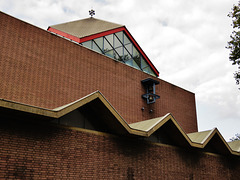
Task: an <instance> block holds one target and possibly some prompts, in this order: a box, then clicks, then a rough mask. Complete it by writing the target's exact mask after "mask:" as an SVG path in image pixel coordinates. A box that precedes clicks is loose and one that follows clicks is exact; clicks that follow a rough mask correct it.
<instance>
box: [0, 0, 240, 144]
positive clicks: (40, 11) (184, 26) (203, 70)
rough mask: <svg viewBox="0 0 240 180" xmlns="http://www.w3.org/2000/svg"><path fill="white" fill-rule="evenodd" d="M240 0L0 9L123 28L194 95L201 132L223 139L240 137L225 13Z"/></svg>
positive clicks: (23, 4)
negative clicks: (215, 130)
mask: <svg viewBox="0 0 240 180" xmlns="http://www.w3.org/2000/svg"><path fill="white" fill-rule="evenodd" d="M233 4H237V0H220V1H219V0H201V1H199V0H178V1H176V0H167V1H165V0H148V1H146V0H121V1H116V0H88V1H86V0H34V1H32V0H21V1H19V0H7V1H6V0H0V11H3V12H5V13H7V14H10V15H12V16H14V17H17V18H19V19H21V20H24V21H27V22H29V23H31V24H34V25H35V26H38V27H40V28H43V29H47V27H48V26H49V25H54V24H58V23H63V22H68V21H73V20H78V19H82V18H86V17H89V15H88V11H89V10H90V9H91V8H93V9H94V10H95V11H96V15H95V17H96V18H99V19H103V20H107V21H110V22H115V23H118V24H124V25H125V26H126V27H127V29H128V30H129V31H130V32H131V34H132V35H133V37H134V38H135V39H136V41H137V42H138V43H139V44H140V46H141V47H142V49H143V50H144V51H145V53H146V54H147V55H148V57H149V58H150V59H151V61H152V62H153V64H154V65H155V66H156V67H157V69H158V70H159V72H160V78H161V79H163V80H166V81H168V82H171V83H173V84H175V85H177V86H180V87H182V88H184V89H186V90H188V91H191V92H194V93H195V96H196V103H197V115H198V128H199V131H203V130H209V129H212V128H214V127H217V128H218V130H219V131H220V132H221V133H222V135H223V136H224V138H225V139H226V140H227V141H228V140H229V138H231V137H232V136H234V135H235V134H236V133H240V111H239V107H240V90H238V86H237V85H236V84H235V80H234V79H233V72H234V71H236V70H237V67H234V66H232V65H231V62H229V60H228V55H229V50H227V49H226V48H225V46H226V45H227V41H229V39H230V38H229V36H230V34H231V32H232V27H231V19H230V18H229V17H227V14H228V13H229V12H230V11H231V8H232V6H233Z"/></svg>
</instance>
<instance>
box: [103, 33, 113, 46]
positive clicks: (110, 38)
mask: <svg viewBox="0 0 240 180" xmlns="http://www.w3.org/2000/svg"><path fill="white" fill-rule="evenodd" d="M105 38H106V39H107V40H108V42H109V43H110V44H111V45H112V47H113V34H109V35H107V36H105Z"/></svg>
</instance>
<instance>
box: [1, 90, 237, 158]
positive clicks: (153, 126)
mask: <svg viewBox="0 0 240 180" xmlns="http://www.w3.org/2000/svg"><path fill="white" fill-rule="evenodd" d="M96 99H99V100H100V102H101V103H102V105H104V106H105V107H106V108H107V109H108V110H109V112H110V113H111V114H112V115H113V116H114V119H115V121H116V122H117V123H118V124H119V126H118V128H124V129H125V130H126V132H127V133H128V134H129V135H135V136H140V137H150V136H151V135H152V134H153V133H155V132H156V131H157V130H160V131H161V128H165V129H164V131H165V132H166V131H168V129H167V128H168V127H169V125H170V127H171V130H174V132H175V133H173V132H170V133H169V135H170V136H172V137H171V138H172V139H178V141H179V142H177V144H178V145H180V146H183V147H187V148H189V147H190V148H197V149H203V150H205V147H206V148H207V149H208V145H209V146H217V147H221V148H217V149H216V151H217V152H219V153H220V154H226V155H229V154H232V155H237V156H240V141H236V142H234V146H233V145H232V142H229V143H227V142H226V141H225V140H224V138H223V137H222V135H221V134H220V132H219V131H218V130H217V128H214V129H212V130H210V131H204V132H195V133H190V134H186V133H185V132H184V130H183V129H182V128H181V126H180V125H179V124H178V122H177V121H176V120H175V118H174V117H173V116H172V115H171V114H170V113H167V114H166V115H165V116H162V117H158V118H154V119H149V120H145V121H141V122H137V123H132V124H128V123H127V122H126V121H125V120H124V119H123V117H122V116H121V115H120V114H119V113H118V112H117V111H116V109H115V108H114V107H113V106H112V105H111V104H110V103H109V101H108V100H107V99H106V98H105V97H104V96H103V94H102V93H101V92H100V91H96V92H93V93H91V94H89V95H87V96H85V97H83V98H81V99H78V100H76V101H74V102H71V103H69V104H66V105H63V106H61V107H58V108H55V109H44V108H40V107H36V106H31V105H27V104H22V103H18V102H13V101H8V100H5V99H0V107H4V108H8V109H14V110H18V111H23V112H28V113H32V114H38V115H42V116H47V117H52V118H60V117H62V116H64V115H66V114H68V113H70V112H72V111H74V110H75V109H77V108H80V107H81V106H84V105H86V104H88V103H90V102H92V101H93V100H96ZM169 130H170V129H169Z"/></svg>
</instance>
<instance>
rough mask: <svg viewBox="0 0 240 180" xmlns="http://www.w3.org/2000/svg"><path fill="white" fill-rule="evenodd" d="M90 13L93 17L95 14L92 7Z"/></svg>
mask: <svg viewBox="0 0 240 180" xmlns="http://www.w3.org/2000/svg"><path fill="white" fill-rule="evenodd" d="M89 15H90V16H91V17H93V16H94V15H95V11H94V10H93V9H91V10H90V11H89Z"/></svg>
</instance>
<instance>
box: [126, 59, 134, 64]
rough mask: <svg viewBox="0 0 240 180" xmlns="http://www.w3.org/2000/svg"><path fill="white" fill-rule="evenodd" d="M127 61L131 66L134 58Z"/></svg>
mask: <svg viewBox="0 0 240 180" xmlns="http://www.w3.org/2000/svg"><path fill="white" fill-rule="evenodd" d="M125 63H126V64H127V65H129V66H133V60H132V59H130V60H128V61H126V62H125Z"/></svg>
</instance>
